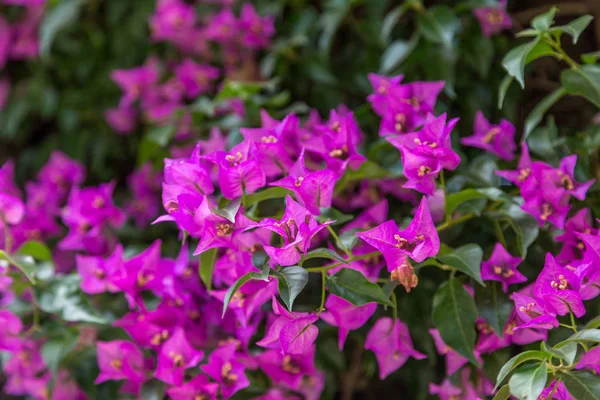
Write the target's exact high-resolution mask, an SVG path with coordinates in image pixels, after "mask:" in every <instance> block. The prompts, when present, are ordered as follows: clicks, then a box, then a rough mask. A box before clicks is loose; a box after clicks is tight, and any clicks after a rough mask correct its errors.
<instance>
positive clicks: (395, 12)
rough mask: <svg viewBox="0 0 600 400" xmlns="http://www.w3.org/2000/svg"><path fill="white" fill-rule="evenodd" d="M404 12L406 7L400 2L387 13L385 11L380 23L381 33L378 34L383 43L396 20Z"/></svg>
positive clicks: (387, 38)
mask: <svg viewBox="0 0 600 400" xmlns="http://www.w3.org/2000/svg"><path fill="white" fill-rule="evenodd" d="M405 12H406V7H405V5H404V4H402V5H399V6H397V7H395V8H394V9H392V10H391V11H390V12H389V13H387V15H386V16H385V18H384V19H383V22H382V24H381V33H380V35H379V36H380V39H381V41H382V42H383V43H387V42H388V40H389V38H390V35H391V34H392V31H393V30H394V27H395V26H396V25H397V24H398V21H399V20H400V18H402V15H404V13H405Z"/></svg>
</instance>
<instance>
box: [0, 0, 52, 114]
mask: <svg viewBox="0 0 600 400" xmlns="http://www.w3.org/2000/svg"><path fill="white" fill-rule="evenodd" d="M45 2H46V0H4V1H3V3H5V4H7V5H10V6H15V8H18V10H16V11H17V15H18V18H17V19H15V20H8V19H6V18H4V17H3V16H2V15H0V73H1V72H2V70H3V69H4V68H5V66H6V64H7V62H9V61H20V60H29V59H33V58H36V57H37V55H38V50H39V43H38V25H39V23H40V21H41V19H42V13H43V10H44V3H45ZM10 87H11V82H10V80H9V79H8V77H3V76H2V75H1V74H0V111H1V110H2V109H3V108H4V107H5V105H6V103H7V101H8V96H9V93H10Z"/></svg>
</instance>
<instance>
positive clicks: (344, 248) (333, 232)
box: [327, 225, 353, 258]
mask: <svg viewBox="0 0 600 400" xmlns="http://www.w3.org/2000/svg"><path fill="white" fill-rule="evenodd" d="M327 230H328V231H329V233H331V236H333V238H334V239H335V241H336V243H337V245H338V247H339V248H340V249H341V250H342V251H343V252H344V253H346V256H348V258H352V257H353V255H352V252H351V251H350V250H348V249H347V248H346V246H344V244H343V243H342V241H341V240H340V238H339V237H338V235H337V233H335V231H334V230H333V228H332V227H331V225H327Z"/></svg>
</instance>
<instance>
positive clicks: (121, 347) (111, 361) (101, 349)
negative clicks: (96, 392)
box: [95, 340, 144, 384]
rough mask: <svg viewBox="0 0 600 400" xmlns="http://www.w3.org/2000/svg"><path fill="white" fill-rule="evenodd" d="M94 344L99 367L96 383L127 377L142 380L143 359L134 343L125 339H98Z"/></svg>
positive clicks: (137, 380) (136, 380)
mask: <svg viewBox="0 0 600 400" xmlns="http://www.w3.org/2000/svg"><path fill="white" fill-rule="evenodd" d="M96 344H97V346H98V366H99V368H100V374H99V375H98V377H97V378H96V381H95V383H96V384H98V383H102V382H104V381H108V380H122V379H128V380H131V381H134V382H138V383H140V382H142V381H143V380H144V359H143V355H142V352H141V350H140V349H139V348H138V347H137V346H136V345H135V344H133V343H132V342H128V341H125V340H113V341H112V342H101V341H98V342H96Z"/></svg>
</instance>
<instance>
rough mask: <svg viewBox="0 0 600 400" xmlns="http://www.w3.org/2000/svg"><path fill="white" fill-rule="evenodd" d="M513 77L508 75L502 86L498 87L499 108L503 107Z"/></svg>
mask: <svg viewBox="0 0 600 400" xmlns="http://www.w3.org/2000/svg"><path fill="white" fill-rule="evenodd" d="M514 79H515V78H513V77H512V76H511V75H506V76H505V77H504V79H502V82H501V83H500V88H499V89H498V109H499V110H500V109H502V105H503V104H504V99H505V98H506V93H507V92H508V89H509V88H510V84H511V83H513V80H514Z"/></svg>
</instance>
